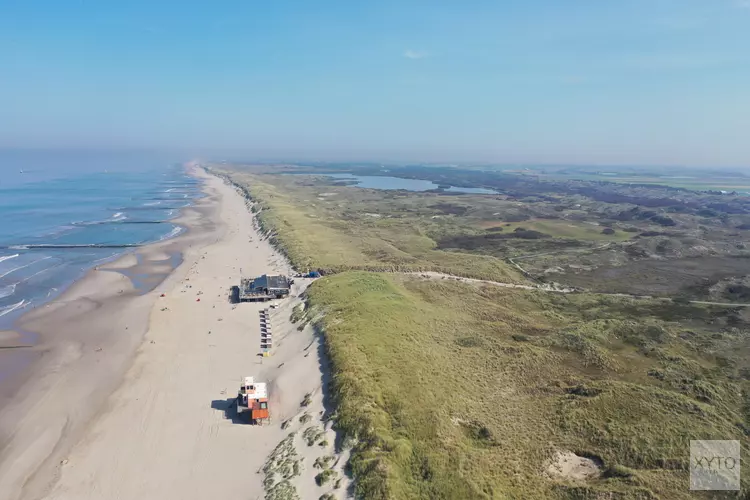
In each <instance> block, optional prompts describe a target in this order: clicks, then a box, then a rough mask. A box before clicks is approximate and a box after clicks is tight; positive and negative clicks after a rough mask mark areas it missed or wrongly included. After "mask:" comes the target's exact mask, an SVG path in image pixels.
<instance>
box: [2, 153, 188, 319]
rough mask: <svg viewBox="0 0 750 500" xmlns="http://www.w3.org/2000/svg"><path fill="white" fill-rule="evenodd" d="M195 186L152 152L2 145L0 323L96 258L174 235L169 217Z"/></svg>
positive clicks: (184, 203)
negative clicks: (4, 148) (28, 148)
mask: <svg viewBox="0 0 750 500" xmlns="http://www.w3.org/2000/svg"><path fill="white" fill-rule="evenodd" d="M199 193H200V191H199V187H198V185H197V183H196V181H195V180H194V179H192V178H190V177H188V176H187V175H185V172H184V170H183V168H182V166H181V165H178V164H174V163H173V162H172V163H170V161H169V160H168V159H167V158H165V157H163V156H160V155H156V154H145V153H125V152H121V153H114V152H72V151H64V152H61V151H16V150H9V151H0V221H1V222H0V328H5V327H8V325H9V324H10V322H12V320H14V319H15V318H17V317H18V316H19V315H20V314H22V313H23V312H24V311H25V310H28V309H29V308H30V307H35V306H38V305H39V304H41V303H43V302H45V301H47V300H49V299H51V298H54V297H55V296H57V295H59V294H60V293H61V292H62V291H63V290H64V289H65V288H66V287H67V286H69V285H70V284H71V283H72V282H73V281H75V280H76V279H77V278H79V277H81V276H82V275H83V274H84V273H85V272H86V271H87V270H88V269H90V268H92V267H93V266H95V265H97V263H101V262H104V261H107V260H109V259H112V258H114V257H116V256H118V255H121V254H123V253H125V252H127V251H131V250H132V249H133V248H135V247H137V246H139V245H143V244H146V243H150V242H154V241H158V240H161V239H165V238H169V237H172V236H175V235H177V234H178V233H179V232H180V231H181V228H180V227H178V226H176V225H175V224H173V223H171V222H169V221H170V220H171V219H174V218H175V217H177V216H178V215H179V211H180V208H183V207H185V206H188V205H189V204H190V203H191V200H192V199H194V198H195V197H197V196H199Z"/></svg>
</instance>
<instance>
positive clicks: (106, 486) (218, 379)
mask: <svg viewBox="0 0 750 500" xmlns="http://www.w3.org/2000/svg"><path fill="white" fill-rule="evenodd" d="M207 184H208V189H209V190H214V191H215V192H216V193H218V194H219V198H220V199H221V208H220V216H221V217H220V218H221V221H222V225H223V228H221V230H220V231H219V234H220V237H219V239H218V241H216V242H215V243H213V244H210V245H209V246H207V247H205V248H203V249H202V250H201V251H200V252H196V254H195V255H192V256H191V258H190V259H187V258H186V261H185V263H184V264H183V266H187V272H186V274H184V275H183V279H181V280H180V281H179V282H178V283H176V284H175V285H174V288H173V289H171V290H169V291H167V292H166V296H165V297H162V298H159V299H158V300H157V302H156V304H155V305H154V306H153V309H152V311H151V318H150V322H149V326H148V333H147V334H146V336H145V339H144V340H143V343H142V345H141V347H140V348H139V349H138V352H137V355H136V357H135V360H134V362H133V364H132V366H131V367H130V369H129V370H128V371H127V373H126V375H125V377H124V380H123V381H122V384H121V385H120V386H119V388H118V389H117V390H115V391H114V392H113V393H112V394H111V396H110V397H109V398H108V400H107V402H106V405H105V408H104V410H103V411H101V412H100V413H99V414H98V415H97V417H96V418H95V419H94V420H93V421H92V422H91V424H90V425H89V426H88V428H87V430H86V432H85V433H83V435H82V437H81V439H80V440H79V441H78V442H77V444H76V445H75V446H74V447H73V448H72V450H71V451H70V452H69V453H67V454H66V455H65V456H63V457H61V459H60V462H59V465H58V466H57V467H58V469H57V471H56V473H55V476H56V477H57V480H56V481H54V482H52V483H50V482H49V481H50V480H53V479H54V478H53V477H49V476H46V477H39V478H37V483H39V482H41V483H45V482H46V484H47V486H46V487H45V488H44V494H43V495H41V496H40V495H37V494H36V493H35V492H34V491H33V490H34V489H27V490H25V494H24V495H23V496H22V498H40V497H43V498H48V499H66V500H67V499H91V500H94V499H96V500H106V499H141V500H149V499H154V500H157V499H180V500H183V499H201V500H204V499H207V498H247V499H254V498H262V497H263V495H264V490H263V485H262V481H263V477H264V476H263V474H262V473H261V472H260V471H261V469H262V468H263V465H264V463H265V461H266V458H267V456H268V455H269V453H270V452H271V451H272V450H273V449H274V447H276V445H277V444H278V443H279V442H280V441H281V440H282V439H284V437H285V436H287V435H289V433H290V432H292V431H300V432H298V433H297V436H296V437H295V445H296V447H297V451H298V452H299V454H300V458H301V460H302V474H301V475H300V476H299V477H297V478H295V479H294V480H293V483H295V484H297V486H298V487H297V489H298V492H299V494H300V496H301V497H302V498H311V499H312V498H315V499H317V498H319V496H320V495H321V494H322V493H325V492H328V491H330V490H331V489H332V487H331V486H330V484H329V485H328V486H325V487H318V486H316V485H315V484H314V479H313V478H314V475H315V473H316V472H317V470H316V469H314V468H313V466H312V463H313V461H314V460H315V458H317V457H319V456H322V455H324V454H333V444H334V441H335V436H334V435H333V431H331V430H330V429H327V430H326V433H327V435H328V438H327V440H328V442H329V444H328V445H327V446H319V445H318V444H316V445H315V446H313V447H309V446H307V445H306V444H304V443H302V442H301V431H302V430H303V429H304V428H306V427H308V426H312V425H319V426H321V429H322V426H323V424H322V423H321V419H322V417H323V410H324V406H323V373H324V372H325V366H324V363H325V361H324V359H323V358H322V357H321V352H320V343H319V339H318V338H317V337H316V336H315V335H314V333H313V331H312V329H311V328H310V327H307V328H305V329H304V330H303V331H298V330H297V328H296V327H295V326H294V325H291V324H290V322H289V315H290V313H291V309H292V307H294V306H295V305H296V304H297V303H299V302H300V301H301V299H300V298H299V294H300V293H301V292H302V291H303V290H304V288H305V287H306V286H307V284H308V283H306V282H305V281H306V280H298V281H299V282H298V283H295V285H294V289H293V291H292V297H291V298H290V299H287V300H284V301H281V302H280V307H279V308H278V309H272V310H271V311H272V313H271V320H272V324H273V328H274V335H275V343H276V346H275V348H274V353H273V356H271V357H269V358H261V357H259V356H258V355H257V354H258V352H259V340H260V328H259V321H258V311H259V310H260V308H261V307H263V306H261V305H260V304H252V303H245V304H240V305H238V306H232V305H231V304H229V302H228V300H227V293H228V288H229V286H231V285H233V284H236V283H237V282H238V280H239V276H240V268H241V269H242V274H243V275H245V276H250V275H256V274H262V273H267V272H268V273H271V272H285V273H288V272H290V269H289V266H288V265H287V263H286V262H285V261H284V260H283V259H282V258H281V257H280V256H279V255H278V254H277V253H276V252H275V251H274V250H273V249H272V248H271V246H270V245H269V244H268V243H267V242H266V241H262V238H261V236H260V235H259V234H257V233H256V231H255V230H254V228H253V220H252V215H251V213H250V212H249V211H248V210H247V209H246V207H245V201H244V199H243V198H241V197H240V196H239V194H238V193H236V192H235V191H234V189H233V188H231V187H230V186H228V185H225V184H224V183H222V182H221V181H220V180H218V179H216V178H213V177H211V178H209V179H208V181H207ZM198 299H200V301H198ZM245 375H252V376H255V377H256V379H258V380H265V381H267V382H269V384H270V387H271V394H270V398H271V401H272V407H271V410H272V416H273V422H272V424H271V425H267V426H264V427H254V426H249V425H247V424H245V423H240V422H239V421H238V419H237V418H235V415H234V412H233V409H232V406H231V401H232V400H233V399H234V396H235V395H236V391H237V387H238V384H239V381H240V378H241V377H243V376H245ZM92 376H95V374H92ZM306 394H311V396H312V402H311V404H310V405H308V407H307V408H304V409H303V408H301V407H300V403H301V401H302V400H303V398H304V397H305V395H306ZM305 411H306V412H307V413H309V414H310V415H311V417H312V421H310V422H309V423H307V424H304V425H303V424H301V423H300V422H299V419H298V417H299V416H300V415H301V414H302V413H303V412H305ZM287 419H293V420H292V422H291V425H289V426H288V427H287V428H286V429H285V430H282V429H281V423H282V422H283V421H284V420H287ZM341 467H343V461H341V462H340V464H339V469H340V468H341ZM345 490H346V485H343V486H342V487H340V488H339V489H337V490H336V491H335V492H334V493H335V494H336V495H337V496H338V497H343V496H344V495H345Z"/></svg>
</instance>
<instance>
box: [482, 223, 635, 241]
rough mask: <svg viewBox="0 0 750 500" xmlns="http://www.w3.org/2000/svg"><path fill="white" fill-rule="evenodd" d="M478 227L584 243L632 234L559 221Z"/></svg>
mask: <svg viewBox="0 0 750 500" xmlns="http://www.w3.org/2000/svg"><path fill="white" fill-rule="evenodd" d="M480 226H481V227H482V228H484V229H489V230H495V231H497V230H502V232H503V233H508V234H509V233H513V232H514V231H517V230H519V228H520V229H526V230H530V231H537V232H539V233H542V234H546V235H549V236H551V237H552V238H565V239H572V240H584V241H602V242H606V241H626V240H629V239H631V238H632V237H633V234H632V233H627V232H624V231H616V232H615V233H613V234H605V233H603V232H602V231H603V230H604V229H605V228H604V227H603V226H599V225H597V224H587V223H585V222H578V221H568V220H561V219H552V220H536V219H532V220H526V221H522V222H504V221H502V220H497V221H483V222H482V223H481V224H480Z"/></svg>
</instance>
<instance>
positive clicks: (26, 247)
mask: <svg viewBox="0 0 750 500" xmlns="http://www.w3.org/2000/svg"><path fill="white" fill-rule="evenodd" d="M139 246H142V244H141V243H124V244H120V245H109V244H103V243H84V244H79V245H56V244H48V243H39V244H36V245H10V246H5V247H2V246H0V249H8V250H41V249H53V250H56V249H65V248H133V247H139ZM47 258H49V257H47ZM24 267H26V266H24ZM0 278H2V276H0Z"/></svg>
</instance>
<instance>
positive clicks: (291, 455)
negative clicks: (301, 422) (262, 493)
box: [263, 432, 302, 500]
mask: <svg viewBox="0 0 750 500" xmlns="http://www.w3.org/2000/svg"><path fill="white" fill-rule="evenodd" d="M294 435H295V434H294V433H293V432H292V433H291V434H289V435H288V436H287V437H285V438H284V439H283V440H282V441H281V442H280V443H279V444H278V445H277V446H276V448H275V449H274V450H273V452H271V455H270V456H269V457H268V459H267V460H266V463H265V465H264V466H263V473H264V474H265V476H264V478H263V487H264V488H265V490H266V500H295V499H298V498H299V495H298V494H297V490H296V488H295V487H294V485H293V484H292V483H291V481H290V480H291V479H292V478H293V477H295V476H299V475H300V473H301V470H300V469H301V467H302V459H301V458H300V456H299V455H298V454H297V450H296V449H295V448H294Z"/></svg>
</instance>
